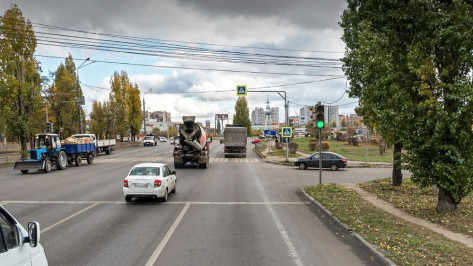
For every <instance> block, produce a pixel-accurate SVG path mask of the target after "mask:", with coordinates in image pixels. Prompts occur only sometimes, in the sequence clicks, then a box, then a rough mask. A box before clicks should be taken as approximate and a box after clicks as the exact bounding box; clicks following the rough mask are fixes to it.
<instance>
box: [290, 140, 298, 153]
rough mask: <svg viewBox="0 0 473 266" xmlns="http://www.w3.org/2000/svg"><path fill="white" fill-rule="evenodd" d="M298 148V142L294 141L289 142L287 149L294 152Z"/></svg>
mask: <svg viewBox="0 0 473 266" xmlns="http://www.w3.org/2000/svg"><path fill="white" fill-rule="evenodd" d="M298 148H299V144H297V143H294V142H291V143H289V151H290V152H291V153H296V151H297V149H298Z"/></svg>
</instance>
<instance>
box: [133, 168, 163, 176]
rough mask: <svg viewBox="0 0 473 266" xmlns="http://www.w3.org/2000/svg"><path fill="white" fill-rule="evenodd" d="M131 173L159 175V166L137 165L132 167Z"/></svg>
mask: <svg viewBox="0 0 473 266" xmlns="http://www.w3.org/2000/svg"><path fill="white" fill-rule="evenodd" d="M130 175H159V168H158V167H135V168H133V169H131V172H130Z"/></svg>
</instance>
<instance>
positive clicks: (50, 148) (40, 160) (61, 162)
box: [14, 134, 68, 174]
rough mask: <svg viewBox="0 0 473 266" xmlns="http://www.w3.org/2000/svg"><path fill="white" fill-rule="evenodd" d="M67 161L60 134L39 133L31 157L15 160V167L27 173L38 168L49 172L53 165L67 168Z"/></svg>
mask: <svg viewBox="0 0 473 266" xmlns="http://www.w3.org/2000/svg"><path fill="white" fill-rule="evenodd" d="M67 163H68V158H67V154H66V151H65V150H64V149H63V148H61V140H60V138H59V135H58V134H37V135H35V138H34V148H33V149H31V150H30V156H29V158H28V159H24V160H21V161H18V162H15V167H14V169H17V170H20V171H21V172H22V173H23V174H27V173H28V172H29V170H38V169H39V170H43V171H44V172H46V173H49V172H51V169H52V167H53V166H56V168H57V169H59V170H64V169H66V166H67Z"/></svg>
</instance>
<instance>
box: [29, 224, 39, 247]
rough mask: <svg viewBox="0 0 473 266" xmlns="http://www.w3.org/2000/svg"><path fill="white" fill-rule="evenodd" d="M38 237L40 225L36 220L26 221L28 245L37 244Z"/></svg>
mask: <svg viewBox="0 0 473 266" xmlns="http://www.w3.org/2000/svg"><path fill="white" fill-rule="evenodd" d="M39 237H40V227H39V223H38V222H29V223H28V242H29V243H30V247H32V248H34V247H36V246H38V243H39Z"/></svg>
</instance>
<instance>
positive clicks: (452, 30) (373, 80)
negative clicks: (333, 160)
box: [341, 0, 473, 212]
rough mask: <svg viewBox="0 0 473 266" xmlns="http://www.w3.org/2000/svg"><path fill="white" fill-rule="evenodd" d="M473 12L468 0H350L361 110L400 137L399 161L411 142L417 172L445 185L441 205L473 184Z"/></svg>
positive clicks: (423, 181)
mask: <svg viewBox="0 0 473 266" xmlns="http://www.w3.org/2000/svg"><path fill="white" fill-rule="evenodd" d="M472 12H473V3H470V2H463V1H427V0H424V1H348V9H347V10H346V11H345V12H344V14H343V18H342V20H343V22H342V23H341V25H342V27H343V28H344V37H343V38H344V40H345V42H346V43H347V47H348V50H347V53H346V56H345V58H344V59H343V61H344V64H345V72H346V73H347V75H348V76H349V78H350V84H351V89H350V95H352V96H358V97H359V98H360V107H359V108H358V109H357V113H359V114H361V115H363V117H364V122H365V124H367V125H369V126H371V127H373V128H376V129H377V130H378V131H379V132H380V133H381V135H382V136H383V138H384V139H386V141H388V142H391V143H395V145H394V156H395V158H394V165H400V160H398V159H397V158H396V157H399V158H400V156H399V155H400V149H401V148H402V147H403V146H404V147H406V149H407V151H408V152H407V156H406V162H408V167H409V169H410V170H411V171H412V173H413V176H412V180H413V181H414V182H415V183H417V184H418V185H420V186H422V187H427V186H431V185H435V186H437V187H438V188H439V196H438V202H437V210H438V211H440V212H447V211H453V210H455V209H456V207H457V205H458V204H459V203H460V201H461V200H462V198H463V197H464V196H466V195H468V194H469V193H470V192H471V190H472V189H473V177H472V175H471V174H470V169H471V167H472V166H473V133H472V130H471V124H472V117H473V104H471V101H472V100H473V86H472V77H471V73H472V63H473V55H472V52H471V51H473V39H472V38H471V36H472V33H473V32H472V31H473V30H472V29H473V18H472V16H471V15H470V14H471V13H472ZM395 167H396V166H395ZM393 183H394V184H396V183H395V180H394V174H393Z"/></svg>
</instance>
